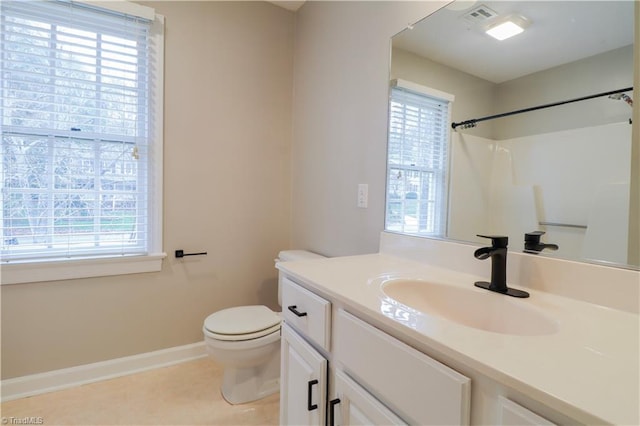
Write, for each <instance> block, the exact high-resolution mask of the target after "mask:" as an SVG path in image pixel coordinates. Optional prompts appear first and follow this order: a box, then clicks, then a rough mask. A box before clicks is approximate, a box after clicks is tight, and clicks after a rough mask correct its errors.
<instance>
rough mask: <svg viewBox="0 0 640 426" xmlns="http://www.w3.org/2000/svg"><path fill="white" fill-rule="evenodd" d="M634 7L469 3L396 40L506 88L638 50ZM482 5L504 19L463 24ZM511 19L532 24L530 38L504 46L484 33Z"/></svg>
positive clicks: (395, 43) (625, 3)
mask: <svg viewBox="0 0 640 426" xmlns="http://www.w3.org/2000/svg"><path fill="white" fill-rule="evenodd" d="M474 3H475V4H474ZM633 3H634V2H633V1H632V0H627V1H484V2H470V1H466V2H464V4H463V5H462V6H463V7H464V10H455V9H460V7H457V8H456V7H455V3H454V4H452V5H451V6H448V7H445V8H443V9H440V10H439V11H437V12H436V13H435V14H433V15H431V16H429V17H427V18H426V19H424V20H422V21H421V22H419V23H418V24H416V25H415V26H414V27H413V29H408V30H405V31H403V32H402V33H400V34H399V35H397V36H395V37H394V38H393V46H394V47H400V48H402V49H405V50H409V51H411V52H414V53H417V54H419V55H421V56H424V57H427V58H430V59H432V60H434V61H436V62H439V63H442V64H445V65H448V66H451V67H453V68H457V69H460V70H462V71H465V72H467V73H469V74H472V75H476V76H478V77H480V78H483V79H485V80H488V81H492V82H494V83H500V82H503V81H508V80H511V79H514V78H517V77H521V76H523V75H527V74H530V73H532V72H536V71H541V70H544V69H547V68H551V67H553V66H557V65H561V64H565V63H569V62H573V61H576V60H579V59H582V58H586V57H589V56H593V55H596V54H598V53H602V52H606V51H608V50H612V49H616V48H619V47H623V46H627V45H630V44H632V43H633V7H634V4H633ZM479 5H486V6H488V7H489V8H490V9H492V10H494V11H495V12H497V13H498V15H499V16H498V17H496V18H493V19H492V20H489V21H486V22H484V23H482V24H477V23H470V22H469V21H468V20H467V19H465V18H463V15H465V14H467V13H468V12H469V11H470V10H473V9H474V8H476V7H477V6H479ZM469 6H471V7H469ZM511 14H518V15H521V16H524V17H525V18H527V19H528V20H530V21H531V24H530V26H529V27H528V28H527V29H526V31H525V32H524V33H522V34H519V35H517V36H515V37H513V38H511V39H507V40H504V41H497V40H495V39H493V38H491V37H489V36H488V35H486V34H485V33H484V27H485V26H486V25H489V24H490V23H491V22H495V21H496V20H499V19H500V18H501V17H503V16H507V15H511Z"/></svg>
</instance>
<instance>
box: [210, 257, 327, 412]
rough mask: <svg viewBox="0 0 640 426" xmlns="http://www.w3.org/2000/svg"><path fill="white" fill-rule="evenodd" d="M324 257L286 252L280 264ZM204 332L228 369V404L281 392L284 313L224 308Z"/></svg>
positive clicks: (212, 350)
mask: <svg viewBox="0 0 640 426" xmlns="http://www.w3.org/2000/svg"><path fill="white" fill-rule="evenodd" d="M322 257H323V256H321V255H319V254H315V253H311V252H308V251H304V250H285V251H281V252H280V253H279V254H278V259H276V263H277V262H285V261H291V260H304V259H318V258H322ZM281 302H282V299H281V295H280V281H279V280H278V304H280V303H281ZM202 331H203V332H204V341H205V344H206V345H207V352H208V353H209V355H211V357H212V358H213V359H214V360H215V361H216V362H217V363H219V364H221V365H222V366H223V368H224V372H223V377H222V395H223V396H224V398H225V399H226V400H227V401H228V402H230V403H232V404H242V403H245V402H250V401H255V400H257V399H260V398H264V397H266V396H268V395H271V394H273V393H275V392H278V391H279V390H280V313H278V312H274V311H272V310H271V309H269V308H267V307H266V306H261V305H257V306H238V307H235V308H229V309H223V310H221V311H218V312H215V313H213V314H211V315H209V316H208V317H207V318H206V319H205V320H204V326H203V327H202Z"/></svg>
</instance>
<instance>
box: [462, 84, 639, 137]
mask: <svg viewBox="0 0 640 426" xmlns="http://www.w3.org/2000/svg"><path fill="white" fill-rule="evenodd" d="M631 90H633V87H627V88H626V89H618V90H612V91H610V92H603V93H598V94H595V95H589V96H583V97H581V98H575V99H569V100H566V101H560V102H554V103H551V104H545V105H538V106H534V107H531V108H524V109H519V110H517V111H511V112H504V113H502V114H496V115H489V116H487V117H482V118H472V119H471V120H466V121H461V122H459V123H451V128H452V129H454V130H455V129H456V127H459V126H462V128H463V129H468V128H471V127H476V124H477V123H479V122H481V121H487V120H493V119H494V118H502V117H507V116H510V115H515V114H522V113H523V112H530V111H535V110H538V109H544V108H551V107H554V106H558V105H564V104H570V103H572V102H579V101H585V100H587V99H593V98H599V97H602V96H609V95H615V94H616V93H623V92H629V91H631Z"/></svg>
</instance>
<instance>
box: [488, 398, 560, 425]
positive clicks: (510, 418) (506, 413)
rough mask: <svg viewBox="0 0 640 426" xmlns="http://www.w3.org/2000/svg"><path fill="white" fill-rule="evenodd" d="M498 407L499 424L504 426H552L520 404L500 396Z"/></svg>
mask: <svg viewBox="0 0 640 426" xmlns="http://www.w3.org/2000/svg"><path fill="white" fill-rule="evenodd" d="M498 404H499V406H500V422H499V424H501V425H504V426H507V425H508V426H512V425H513V426H553V425H554V424H555V423H551V422H550V421H549V420H547V419H545V418H544V417H540V416H539V415H537V414H536V413H534V412H533V411H531V410H528V409H526V408H524V407H523V406H522V405H520V404H516V403H515V402H513V401H511V400H509V399H507V398H505V397H503V396H501V397H500V398H499V400H498Z"/></svg>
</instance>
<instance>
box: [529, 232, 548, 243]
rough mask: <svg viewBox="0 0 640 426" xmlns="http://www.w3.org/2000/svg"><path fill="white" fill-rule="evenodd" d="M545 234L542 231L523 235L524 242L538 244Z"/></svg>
mask: <svg viewBox="0 0 640 426" xmlns="http://www.w3.org/2000/svg"><path fill="white" fill-rule="evenodd" d="M544 234H545V232H544V231H531V232H527V233H526V234H524V241H525V242H530V243H536V244H538V243H539V242H540V237H541V236H543V235H544Z"/></svg>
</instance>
